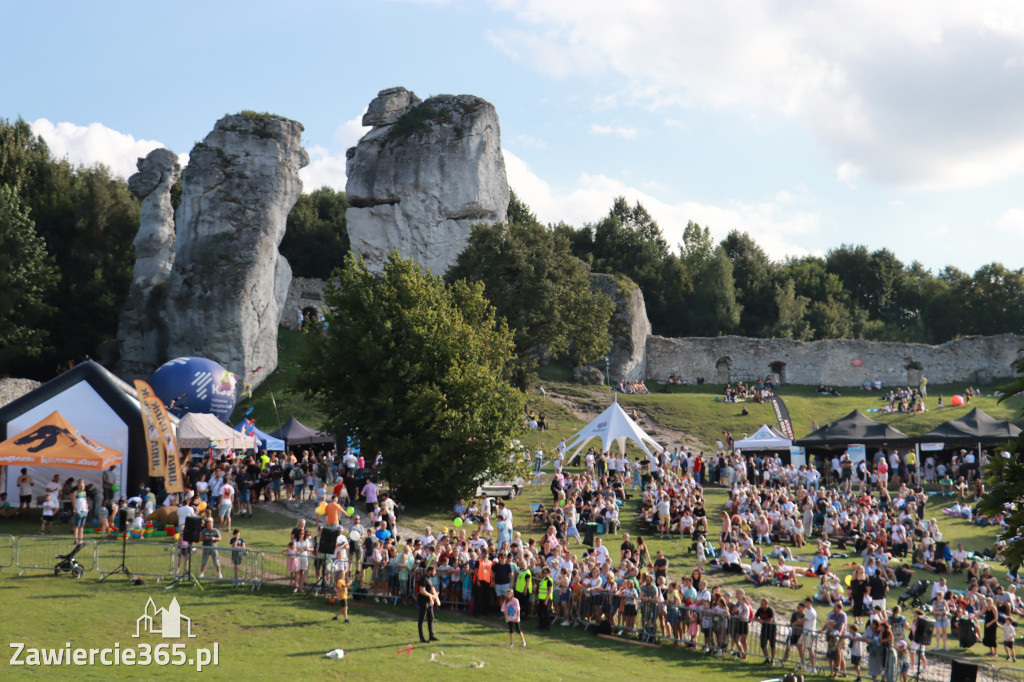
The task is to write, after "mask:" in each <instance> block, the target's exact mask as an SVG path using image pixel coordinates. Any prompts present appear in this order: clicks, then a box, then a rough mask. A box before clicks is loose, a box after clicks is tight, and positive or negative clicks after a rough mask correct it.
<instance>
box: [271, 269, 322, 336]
mask: <svg viewBox="0 0 1024 682" xmlns="http://www.w3.org/2000/svg"><path fill="white" fill-rule="evenodd" d="M326 285H327V282H325V281H324V280H322V279H316V278H313V277H292V283H291V286H289V287H288V297H287V298H286V299H285V303H284V308H282V309H281V325H282V326H284V327H288V328H289V329H295V328H297V327H298V325H299V310H300V309H301V310H303V311H308V310H309V309H310V308H314V309H316V310H317V311H318V312H323V309H324V287H325V286H326Z"/></svg>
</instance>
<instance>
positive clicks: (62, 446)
mask: <svg viewBox="0 0 1024 682" xmlns="http://www.w3.org/2000/svg"><path fill="white" fill-rule="evenodd" d="M122 459H123V456H122V454H121V453H120V452H119V451H117V450H112V449H111V448H108V447H107V446H106V445H104V444H103V443H100V442H98V441H95V440H93V439H91V438H89V437H88V436H86V435H85V434H83V433H82V432H81V431H79V430H78V429H77V428H75V427H74V426H73V425H71V423H69V422H68V420H67V419H65V418H64V417H63V416H62V415H61V413H60V412H51V413H50V414H49V415H48V416H47V417H45V418H43V420H42V421H39V422H37V423H36V424H34V425H32V426H30V427H29V428H27V429H25V430H24V431H22V432H21V433H19V434H16V435H14V436H12V437H10V438H8V439H7V440H5V441H4V442H3V443H0V464H6V465H9V466H13V467H19V466H37V467H38V466H43V467H62V468H68V469H106V468H108V467H112V466H115V465H118V464H120V463H121V461H122Z"/></svg>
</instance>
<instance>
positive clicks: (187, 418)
mask: <svg viewBox="0 0 1024 682" xmlns="http://www.w3.org/2000/svg"><path fill="white" fill-rule="evenodd" d="M178 447H179V448H211V447H212V448H232V449H240V450H248V449H250V448H252V449H254V450H255V449H256V439H255V438H251V437H249V436H246V435H245V434H242V433H239V432H238V431H235V430H234V429H232V428H231V427H230V426H228V425H227V424H225V423H224V422H222V421H221V420H219V419H217V418H216V417H215V416H213V415H212V414H203V413H201V412H189V413H187V414H186V415H184V416H183V417H182V418H181V421H179V422H178Z"/></svg>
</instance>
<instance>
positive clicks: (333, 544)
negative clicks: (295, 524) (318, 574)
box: [316, 528, 341, 554]
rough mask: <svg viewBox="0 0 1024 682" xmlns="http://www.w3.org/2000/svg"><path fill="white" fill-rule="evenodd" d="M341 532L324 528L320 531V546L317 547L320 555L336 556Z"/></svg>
mask: <svg viewBox="0 0 1024 682" xmlns="http://www.w3.org/2000/svg"><path fill="white" fill-rule="evenodd" d="M340 533H341V530H340V529H338V528H324V529H323V530H322V531H320V544H319V545H317V548H316V551H317V553H318V554H334V550H335V549H337V547H338V535H339V534H340Z"/></svg>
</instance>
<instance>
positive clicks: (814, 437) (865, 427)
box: [795, 410, 914, 450]
mask: <svg viewBox="0 0 1024 682" xmlns="http://www.w3.org/2000/svg"><path fill="white" fill-rule="evenodd" d="M913 442H914V439H913V438H911V437H910V436H908V435H907V434H905V433H903V432H902V431H898V430H896V429H894V428H892V427H891V426H889V425H888V424H882V423H881V422H876V421H875V420H874V419H871V418H870V417H866V416H865V415H864V413H862V412H861V411H860V410H854V411H853V412H851V413H850V414H848V415H846V416H845V417H843V418H842V419H837V420H836V421H834V422H832V423H831V424H826V425H825V426H822V427H821V428H820V429H818V430H817V431H814V432H813V433H811V434H810V435H808V436H805V437H804V438H800V439H798V440H797V441H796V443H795V444H796V445H799V446H802V447H805V448H815V449H824V450H833V449H840V448H846V447H847V446H849V445H853V444H855V443H857V444H862V445H868V446H876V447H881V446H887V445H888V446H904V445H910V444H911V443H913Z"/></svg>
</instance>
